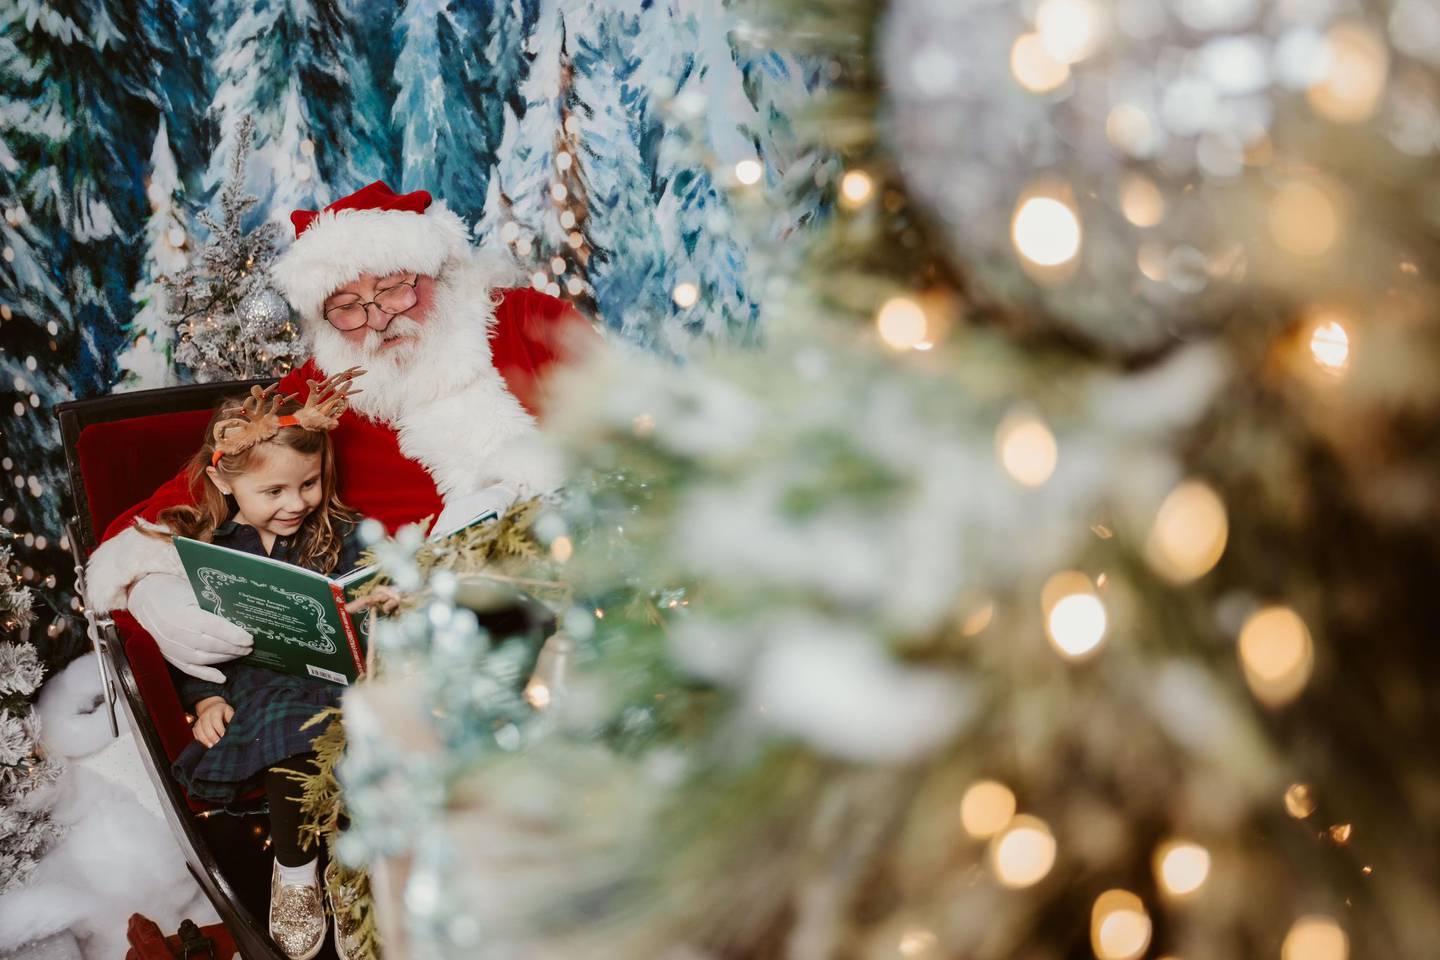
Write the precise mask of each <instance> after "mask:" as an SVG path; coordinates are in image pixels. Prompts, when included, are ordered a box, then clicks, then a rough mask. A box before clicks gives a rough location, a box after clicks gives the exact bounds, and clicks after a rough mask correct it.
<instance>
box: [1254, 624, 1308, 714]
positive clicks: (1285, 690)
mask: <svg viewBox="0 0 1440 960" xmlns="http://www.w3.org/2000/svg"><path fill="white" fill-rule="evenodd" d="M1239 652H1240V663H1241V665H1242V666H1243V667H1244V670H1245V681H1246V683H1248V684H1249V685H1250V690H1251V692H1252V693H1254V694H1255V696H1256V698H1258V699H1259V700H1260V701H1261V702H1262V703H1265V704H1266V705H1268V706H1272V707H1278V706H1282V705H1284V704H1286V703H1289V702H1290V701H1291V700H1294V699H1295V698H1296V697H1297V696H1299V694H1300V691H1301V690H1303V689H1305V684H1306V683H1307V682H1308V681H1309V680H1310V673H1311V670H1312V669H1313V668H1314V662H1315V647H1314V643H1313V641H1312V640H1311V639H1310V631H1309V630H1308V629H1306V627H1305V621H1303V620H1301V619H1300V616H1299V615H1298V614H1297V613H1295V611H1293V610H1291V609H1290V608H1289V607H1279V606H1276V607H1266V608H1265V609H1263V610H1260V611H1259V612H1257V613H1255V614H1254V615H1253V616H1251V617H1250V619H1249V620H1247V621H1246V622H1245V625H1244V626H1243V627H1242V628H1241V629H1240V643H1239Z"/></svg>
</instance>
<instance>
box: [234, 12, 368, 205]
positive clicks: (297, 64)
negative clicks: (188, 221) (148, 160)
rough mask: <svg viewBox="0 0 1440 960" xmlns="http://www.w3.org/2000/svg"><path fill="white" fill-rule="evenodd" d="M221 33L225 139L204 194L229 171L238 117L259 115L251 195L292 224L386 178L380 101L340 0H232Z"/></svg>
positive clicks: (349, 13)
mask: <svg viewBox="0 0 1440 960" xmlns="http://www.w3.org/2000/svg"><path fill="white" fill-rule="evenodd" d="M219 9H220V14H219V16H218V17H217V20H216V24H215V30H214V43H215V50H216V53H215V70H216V83H217V88H216V91H215V95H214V97H213V98H212V106H211V111H212V115H213V119H214V121H215V123H216V125H217V127H218V131H219V142H218V144H217V146H216V148H215V150H214V151H213V152H212V154H211V161H210V166H209V167H208V169H207V171H206V175H205V187H206V189H207V190H214V189H215V188H216V186H217V185H218V184H220V183H221V182H222V181H223V180H224V178H225V174H226V169H225V168H226V163H227V159H226V158H228V157H229V156H230V155H231V154H232V153H233V152H234V148H235V133H236V130H237V129H238V125H239V123H240V118H241V117H243V116H246V115H247V114H248V115H250V116H253V117H254V118H255V126H256V140H257V149H256V152H255V161H254V167H253V168H252V179H251V182H250V184H249V187H250V189H251V190H252V191H253V192H254V193H255V194H256V195H257V196H259V197H260V198H261V202H260V209H262V210H265V211H267V216H268V217H269V219H272V220H277V221H281V222H285V221H287V220H288V218H289V215H290V211H291V210H293V209H295V208H297V207H314V206H316V205H317V204H323V203H326V202H329V200H331V199H333V196H334V195H336V194H342V193H347V192H349V191H350V190H353V189H355V188H357V187H359V186H362V185H363V184H364V183H365V182H367V181H368V180H370V179H375V178H377V177H379V176H383V175H385V174H386V173H387V163H386V159H385V154H386V151H385V150H384V149H383V144H384V142H385V130H386V126H385V124H384V120H383V118H384V112H383V109H382V108H383V107H384V106H387V105H384V104H382V103H381V99H382V98H381V95H380V92H379V91H378V90H377V88H376V86H375V84H374V82H373V80H372V78H371V76H370V71H369V68H368V66H366V65H365V63H364V61H363V60H361V59H360V58H359V57H358V56H357V54H356V51H355V46H354V42H353V41H354V37H353V29H352V25H351V21H350V15H351V10H350V8H349V7H348V6H347V5H345V4H342V3H340V2H338V0H229V2H228V3H227V4H225V5H224V6H222V7H220V8H219Z"/></svg>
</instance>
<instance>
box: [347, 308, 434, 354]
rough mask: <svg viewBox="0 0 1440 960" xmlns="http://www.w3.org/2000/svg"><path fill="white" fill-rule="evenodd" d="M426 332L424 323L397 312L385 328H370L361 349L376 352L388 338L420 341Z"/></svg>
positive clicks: (366, 351)
mask: <svg viewBox="0 0 1440 960" xmlns="http://www.w3.org/2000/svg"><path fill="white" fill-rule="evenodd" d="M424 332H425V326H424V324H422V323H419V322H417V321H415V320H412V319H410V318H409V317H407V316H405V315H404V314H397V315H396V316H395V317H393V318H392V319H391V320H390V323H389V324H387V325H386V327H385V329H384V330H376V329H375V328H373V327H372V328H370V330H369V332H367V333H366V334H365V339H364V340H363V341H361V344H360V349H361V350H362V351H363V352H365V353H374V352H375V351H377V350H379V349H380V347H381V345H382V344H384V343H385V342H386V341H387V340H394V339H396V338H397V337H405V338H409V339H411V340H416V341H418V340H419V339H420V336H421V334H423V333H424Z"/></svg>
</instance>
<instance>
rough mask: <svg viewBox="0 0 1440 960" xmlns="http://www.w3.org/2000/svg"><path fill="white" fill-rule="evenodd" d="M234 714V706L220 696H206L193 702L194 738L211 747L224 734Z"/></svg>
mask: <svg viewBox="0 0 1440 960" xmlns="http://www.w3.org/2000/svg"><path fill="white" fill-rule="evenodd" d="M233 716H235V708H234V707H232V706H230V704H228V703H226V702H225V701H224V700H223V699H221V698H220V697H206V698H205V699H204V700H201V701H200V702H199V703H197V704H195V726H194V727H192V728H191V729H192V730H193V731H194V732H195V739H196V740H199V741H200V742H201V743H203V744H205V746H207V747H213V746H215V744H217V743H219V742H220V738H221V737H223V736H225V727H226V725H227V724H229V723H230V718H231V717H233Z"/></svg>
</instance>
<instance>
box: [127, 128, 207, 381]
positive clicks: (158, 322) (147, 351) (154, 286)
mask: <svg viewBox="0 0 1440 960" xmlns="http://www.w3.org/2000/svg"><path fill="white" fill-rule="evenodd" d="M181 192H182V188H181V184H180V172H179V169H178V168H177V166H176V164H175V154H174V153H173V152H172V150H171V148H170V137H169V134H168V131H167V129H166V124H165V121H164V119H163V118H162V119H161V121H160V128H159V129H158V130H157V131H156V132H155V145H154V147H153V148H152V149H151V151H150V179H149V182H148V183H147V184H146V186H145V196H146V198H147V199H148V200H149V201H150V218H149V219H148V220H147V221H146V223H145V259H144V263H143V265H142V267H141V275H140V280H139V282H138V283H136V284H135V292H134V294H133V299H134V301H135V306H136V307H137V310H136V313H135V316H134V317H132V318H131V320H130V323H129V324H128V325H127V327H126V334H127V337H128V339H129V341H130V343H129V345H128V346H127V347H126V348H125V349H124V350H123V351H122V352H121V354H120V356H119V359H118V361H117V364H118V366H119V368H120V370H121V371H123V372H122V375H121V380H120V382H119V383H118V384H116V389H117V390H148V389H150V388H152V387H164V386H169V385H171V384H174V383H177V382H179V377H178V376H177V375H176V371H175V364H174V361H173V358H172V348H173V340H174V335H175V329H174V326H173V325H172V323H171V321H170V313H169V309H168V307H167V304H166V299H165V287H164V285H163V284H161V282H160V280H159V278H160V277H162V276H166V275H173V274H176V273H178V272H179V271H181V270H183V269H184V268H185V265H186V264H187V263H188V262H189V254H188V253H187V248H188V247H189V246H190V245H191V242H192V241H191V239H190V236H189V231H188V230H187V229H186V226H185V215H184V209H183V207H182V206H181V203H180V195H181Z"/></svg>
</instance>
